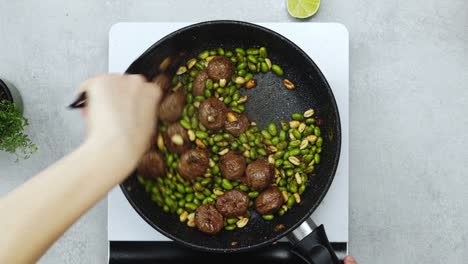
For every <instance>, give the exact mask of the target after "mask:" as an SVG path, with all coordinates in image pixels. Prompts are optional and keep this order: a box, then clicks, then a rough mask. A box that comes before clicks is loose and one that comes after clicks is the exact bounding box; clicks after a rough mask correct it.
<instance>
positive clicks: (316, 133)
mask: <svg viewBox="0 0 468 264" xmlns="http://www.w3.org/2000/svg"><path fill="white" fill-rule="evenodd" d="M314 135H316V136H317V137H320V128H319V127H318V126H316V127H315V128H314Z"/></svg>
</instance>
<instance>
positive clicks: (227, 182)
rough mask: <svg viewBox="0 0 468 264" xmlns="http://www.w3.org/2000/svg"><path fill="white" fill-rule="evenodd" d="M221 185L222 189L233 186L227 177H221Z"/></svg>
mask: <svg viewBox="0 0 468 264" xmlns="http://www.w3.org/2000/svg"><path fill="white" fill-rule="evenodd" d="M221 186H222V187H223V189H225V190H232V188H233V186H232V184H231V182H230V181H229V180H228V179H223V180H222V181H221Z"/></svg>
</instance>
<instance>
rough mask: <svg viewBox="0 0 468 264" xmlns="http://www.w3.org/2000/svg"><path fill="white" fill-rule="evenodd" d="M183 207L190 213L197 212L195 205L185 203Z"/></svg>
mask: <svg viewBox="0 0 468 264" xmlns="http://www.w3.org/2000/svg"><path fill="white" fill-rule="evenodd" d="M184 207H185V209H187V210H189V211H191V212H193V211H195V210H197V205H196V204H194V203H186V204H185V206H184Z"/></svg>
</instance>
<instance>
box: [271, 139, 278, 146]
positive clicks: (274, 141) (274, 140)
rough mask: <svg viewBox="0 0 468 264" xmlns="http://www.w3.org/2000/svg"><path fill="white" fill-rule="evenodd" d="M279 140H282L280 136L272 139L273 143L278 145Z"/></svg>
mask: <svg viewBox="0 0 468 264" xmlns="http://www.w3.org/2000/svg"><path fill="white" fill-rule="evenodd" d="M279 142H280V139H279V138H278V137H274V138H272V139H271V144H273V146H276V145H278V144H279Z"/></svg>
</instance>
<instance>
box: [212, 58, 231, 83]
mask: <svg viewBox="0 0 468 264" xmlns="http://www.w3.org/2000/svg"><path fill="white" fill-rule="evenodd" d="M206 72H207V73H208V77H210V78H211V79H213V80H215V81H219V80H221V79H226V81H229V80H230V79H231V76H232V73H233V72H234V65H233V64H232V61H231V60H230V59H229V58H228V57H225V56H216V57H214V58H213V59H212V60H211V61H210V62H209V63H208V66H207V67H206Z"/></svg>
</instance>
